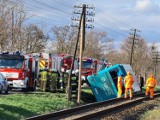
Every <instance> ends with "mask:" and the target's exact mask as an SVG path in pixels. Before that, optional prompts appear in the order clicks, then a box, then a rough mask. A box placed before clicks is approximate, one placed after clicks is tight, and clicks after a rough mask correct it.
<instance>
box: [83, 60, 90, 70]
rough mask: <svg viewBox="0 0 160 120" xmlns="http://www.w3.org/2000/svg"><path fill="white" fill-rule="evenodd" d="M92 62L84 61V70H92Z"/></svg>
mask: <svg viewBox="0 0 160 120" xmlns="http://www.w3.org/2000/svg"><path fill="white" fill-rule="evenodd" d="M91 65H92V63H91V62H87V61H82V68H89V69H90V68H91V67H92V66H91Z"/></svg>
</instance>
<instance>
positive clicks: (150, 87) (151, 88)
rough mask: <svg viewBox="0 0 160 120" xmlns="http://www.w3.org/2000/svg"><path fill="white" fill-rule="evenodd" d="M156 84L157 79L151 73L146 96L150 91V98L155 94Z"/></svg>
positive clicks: (147, 82)
mask: <svg viewBox="0 0 160 120" xmlns="http://www.w3.org/2000/svg"><path fill="white" fill-rule="evenodd" d="M155 86H156V79H155V78H154V77H153V75H152V74H150V76H149V78H148V79H147V81H146V97H147V96H148V93H149V92H150V98H153V95H154V87H155Z"/></svg>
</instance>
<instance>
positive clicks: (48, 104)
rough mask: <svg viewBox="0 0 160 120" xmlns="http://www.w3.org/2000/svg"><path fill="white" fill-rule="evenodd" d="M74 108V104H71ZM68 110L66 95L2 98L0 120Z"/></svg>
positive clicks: (7, 96)
mask: <svg viewBox="0 0 160 120" xmlns="http://www.w3.org/2000/svg"><path fill="white" fill-rule="evenodd" d="M71 106H73V103H71ZM65 108H67V99H66V96H65V95H64V94H62V93H61V94H53V93H52V94H51V93H33V94H12V95H3V96H0V120H3V119H5V120H19V119H25V118H27V117H30V116H35V115H38V114H44V113H48V112H51V111H57V110H61V109H65Z"/></svg>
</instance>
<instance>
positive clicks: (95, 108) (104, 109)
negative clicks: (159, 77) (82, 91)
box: [27, 91, 160, 120]
mask: <svg viewBox="0 0 160 120" xmlns="http://www.w3.org/2000/svg"><path fill="white" fill-rule="evenodd" d="M158 96H160V91H157V92H155V96H154V98H156V97H158ZM144 100H146V98H145V97H144V93H139V94H135V95H134V98H133V100H129V99H124V98H119V99H112V100H108V101H103V102H95V103H91V104H87V105H83V106H79V107H75V108H71V109H66V110H61V111H58V112H54V113H49V114H44V115H38V116H34V117H30V118H27V120H59V119H63V120H84V119H85V120H86V119H93V118H94V117H97V116H100V115H104V114H105V115H107V114H110V113H111V112H114V111H115V110H118V109H121V108H124V107H129V106H131V105H135V104H137V103H141V102H143V101H144Z"/></svg>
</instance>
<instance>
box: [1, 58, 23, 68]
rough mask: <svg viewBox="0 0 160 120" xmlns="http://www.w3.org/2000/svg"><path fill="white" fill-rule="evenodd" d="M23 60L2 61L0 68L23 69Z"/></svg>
mask: <svg viewBox="0 0 160 120" xmlns="http://www.w3.org/2000/svg"><path fill="white" fill-rule="evenodd" d="M22 63H23V60H16V59H12V60H10V59H0V68H22Z"/></svg>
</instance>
